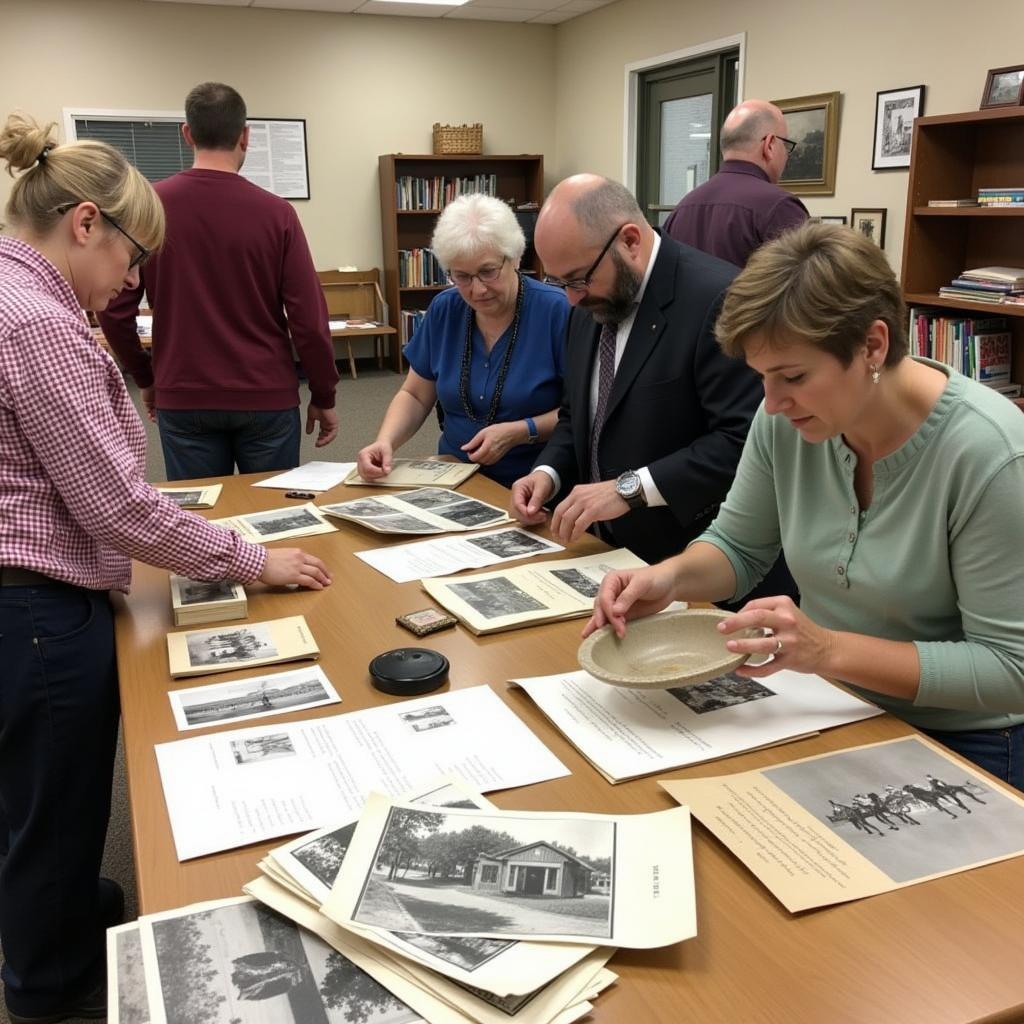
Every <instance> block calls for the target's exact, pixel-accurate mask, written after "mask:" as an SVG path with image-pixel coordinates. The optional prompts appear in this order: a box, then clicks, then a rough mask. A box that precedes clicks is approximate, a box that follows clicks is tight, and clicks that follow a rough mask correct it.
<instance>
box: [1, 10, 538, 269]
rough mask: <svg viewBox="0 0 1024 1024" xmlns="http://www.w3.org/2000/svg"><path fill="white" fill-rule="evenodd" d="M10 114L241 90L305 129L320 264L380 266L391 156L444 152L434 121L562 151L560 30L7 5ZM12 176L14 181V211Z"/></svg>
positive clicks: (509, 145) (309, 215)
mask: <svg viewBox="0 0 1024 1024" xmlns="http://www.w3.org/2000/svg"><path fill="white" fill-rule="evenodd" d="M0 39H2V40H3V44H2V57H0V115H3V116H6V114H7V113H8V112H9V111H11V110H14V109H23V110H25V111H27V112H29V113H31V114H33V115H34V116H36V117H37V118H39V119H46V120H55V121H58V122H60V121H61V110H62V109H63V108H64V107H72V106H80V107H96V108H135V109H143V110H180V109H181V108H182V104H183V102H184V98H185V94H186V93H187V92H188V90H189V89H190V88H191V87H192V86H193V85H195V84H196V83H197V82H201V81H205V80H208V79H217V80H221V81H225V82H228V83H230V84H231V85H234V86H235V87H236V88H237V89H238V90H239V91H240V92H241V93H242V95H243V96H244V97H245V99H246V103H247V105H248V108H249V112H250V113H251V114H252V115H253V116H255V117H304V118H306V121H307V125H306V129H307V136H308V140H309V161H310V179H311V184H310V188H311V195H312V198H311V199H310V201H309V202H297V203H296V204H295V208H296V210H298V212H299V216H300V217H301V219H302V222H303V225H304V227H305V230H306V234H307V235H308V237H309V241H310V246H311V248H312V250H313V256H314V260H315V261H316V264H317V266H318V267H321V268H326V267H336V266H339V265H341V264H356V265H358V266H360V267H366V266H379V265H380V261H381V255H380V208H379V199H378V188H377V157H378V155H379V154H381V153H391V152H397V151H402V152H406V153H429V152H430V146H431V132H430V130H431V125H432V124H433V123H434V121H441V122H445V123H452V124H462V123H465V122H474V121H482V122H483V124H484V146H485V148H486V149H487V150H488V151H489V152H492V153H545V154H550V153H552V152H553V151H554V104H553V102H552V101H551V96H552V94H553V89H554V72H555V59H554V53H555V30H554V28H553V27H552V26H549V25H533V26H527V25H507V24H497V23H494V22H483V21H444V22H441V21H433V20H428V19H423V18H398V17H379V16H370V15H342V14H318V13H311V12H302V11H290V12H289V11H273V10H264V9H258V8H253V9H250V8H226V7H211V6H201V5H192V4H163V3H144V2H142V0H2V2H0ZM7 189H8V184H7V176H6V174H5V175H3V176H2V180H0V201H3V202H6V197H7Z"/></svg>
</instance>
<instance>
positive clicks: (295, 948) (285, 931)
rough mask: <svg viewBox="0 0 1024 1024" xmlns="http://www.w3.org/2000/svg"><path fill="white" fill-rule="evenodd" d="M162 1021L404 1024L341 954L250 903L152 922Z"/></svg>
mask: <svg viewBox="0 0 1024 1024" xmlns="http://www.w3.org/2000/svg"><path fill="white" fill-rule="evenodd" d="M149 927H150V928H151V929H152V941H153V947H154V948H155V951H156V965H157V970H158V975H159V981H160V985H159V995H160V998H161V999H162V1002H163V1008H164V1013H165V1015H166V1020H167V1024H200V1022H202V1024H278V1022H282V1024H287V1022H290V1021H294V1022H295V1024H310V1022H313V1021H317V1022H326V1024H354V1022H359V1024H413V1022H416V1021H420V1020H421V1019H422V1018H420V1017H419V1015H418V1014H416V1013H415V1012H414V1011H413V1010H411V1009H410V1008H409V1007H408V1006H406V1005H405V1004H404V1003H402V1002H400V1001H399V1000H398V999H396V998H395V997H394V996H393V995H391V993H390V992H388V991H387V989H385V988H383V987H382V986H381V985H380V984H378V983H377V982H376V981H375V980H374V979H373V978H371V977H370V976H369V975H368V974H366V973H365V972H363V971H362V970H360V969H359V968H358V967H356V965H355V964H353V963H352V961H350V960H349V959H348V958H347V957H345V956H343V955H342V954H341V953H338V952H337V951H336V950H333V949H332V948H331V947H330V946H328V945H327V943H325V942H324V941H323V940H321V939H320V938H318V937H317V936H316V935H313V934H312V933H311V932H307V931H305V930H304V929H301V928H299V927H298V926H297V925H295V924H294V923H293V922H291V921H289V920H288V919H287V918H284V917H282V916H280V915H279V914H276V913H274V911H272V910H269V909H268V908H266V907H264V906H262V905H261V904H259V903H257V902H255V901H252V900H243V901H238V902H232V903H226V904H221V905H220V906H214V907H212V908H210V909H194V910H191V911H189V910H188V909H187V908H186V910H183V911H181V912H180V913H179V914H178V916H173V917H163V918H162V919H160V920H155V921H152V923H151V924H150V925H149Z"/></svg>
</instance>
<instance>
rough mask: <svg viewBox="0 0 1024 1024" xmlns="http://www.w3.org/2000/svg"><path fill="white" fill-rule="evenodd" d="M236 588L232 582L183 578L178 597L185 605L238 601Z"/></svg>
mask: <svg viewBox="0 0 1024 1024" xmlns="http://www.w3.org/2000/svg"><path fill="white" fill-rule="evenodd" d="M236 586H237V584H236V583H234V582H232V581H231V580H187V579H184V578H182V581H181V583H180V584H179V586H178V595H179V600H180V601H181V603H182V604H183V605H189V604H205V603H207V602H217V601H234V600H236V596H235V587H236Z"/></svg>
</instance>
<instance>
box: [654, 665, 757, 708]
mask: <svg viewBox="0 0 1024 1024" xmlns="http://www.w3.org/2000/svg"><path fill="white" fill-rule="evenodd" d="M665 692H666V693H670V694H671V695H672V696H673V697H675V699H676V700H677V701H679V703H680V704H685V705H686V706H687V707H688V708H689V709H690V710H691V711H692V712H693V713H694V714H697V715H703V714H706V713H707V712H709V711H720V710H721V709H722V708H729V707H733V706H735V705H736V704H746V703H748V702H749V701H752V700H763V699H764V698H765V697H774V696H775V691H774V690H769V689H768V687H767V686H765V685H764V684H763V683H759V682H758V681H757V680H756V679H747V678H745V677H744V676H741V675H737V673H735V672H727V673H726V674H725V675H722V676H716V677H715V678H714V679H709V680H708V681H707V682H706V683H698V684H697V685H696V686H673V687H671V688H669V689H667V690H666V691H665Z"/></svg>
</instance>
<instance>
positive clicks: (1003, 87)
mask: <svg viewBox="0 0 1024 1024" xmlns="http://www.w3.org/2000/svg"><path fill="white" fill-rule="evenodd" d="M1021 104H1024V64H1015V65H1013V66H1012V67H1006V68H992V69H991V70H990V71H989V73H988V75H987V76H986V78H985V88H984V90H983V91H982V94H981V109H982V110H985V109H986V108H988V107H1019V106H1021Z"/></svg>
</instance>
